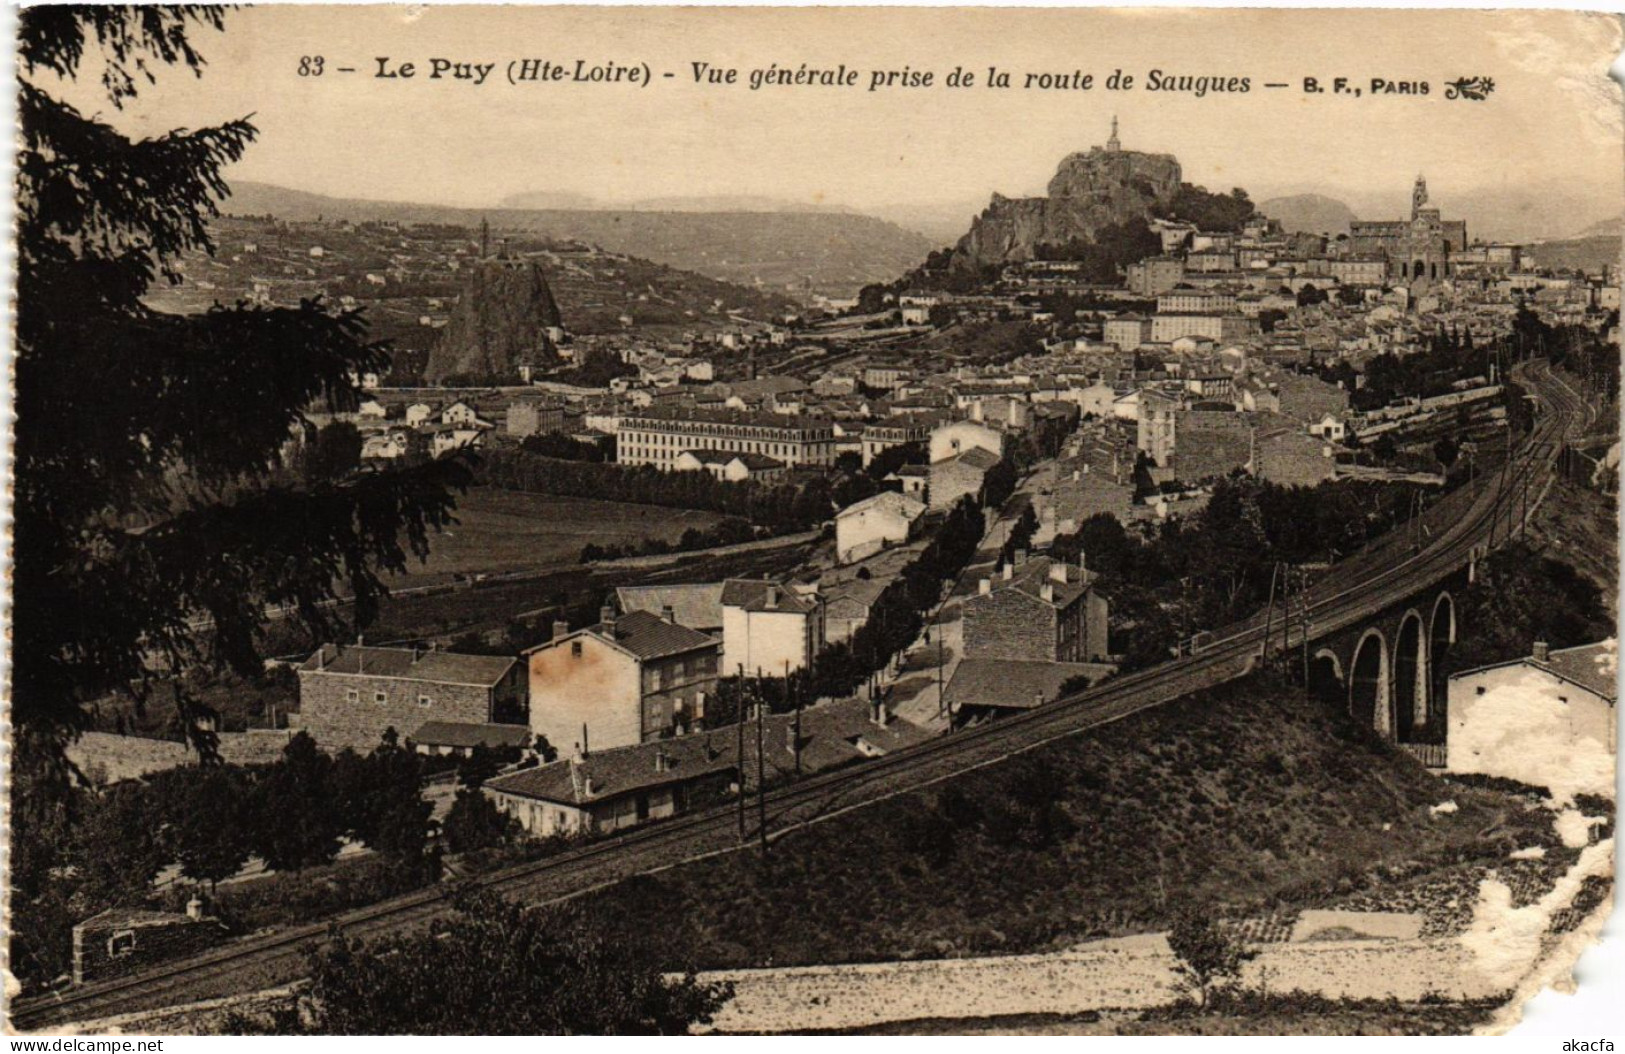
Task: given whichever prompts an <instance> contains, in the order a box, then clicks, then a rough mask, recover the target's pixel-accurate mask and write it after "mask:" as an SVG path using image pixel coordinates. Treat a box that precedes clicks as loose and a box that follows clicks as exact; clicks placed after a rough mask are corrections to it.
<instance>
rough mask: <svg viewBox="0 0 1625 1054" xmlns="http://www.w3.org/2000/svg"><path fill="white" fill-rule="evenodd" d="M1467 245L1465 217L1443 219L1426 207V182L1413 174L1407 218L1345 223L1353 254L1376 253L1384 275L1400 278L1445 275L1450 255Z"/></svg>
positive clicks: (1449, 262) (1410, 278) (1425, 277)
mask: <svg viewBox="0 0 1625 1054" xmlns="http://www.w3.org/2000/svg"><path fill="white" fill-rule="evenodd" d="M1466 248H1467V221H1466V220H1446V219H1443V218H1441V216H1440V213H1439V210H1438V209H1436V208H1430V207H1428V184H1427V180H1426V179H1425V178H1423V177H1422V176H1417V177H1416V186H1415V187H1414V188H1412V190H1411V218H1410V219H1409V220H1354V221H1352V222H1351V223H1350V224H1349V250H1350V252H1352V253H1353V254H1354V255H1356V256H1380V257H1382V258H1383V259H1385V260H1387V261H1388V275H1389V277H1391V278H1397V279H1400V280H1404V281H1414V280H1417V279H1429V280H1431V279H1437V278H1448V277H1449V276H1450V274H1451V256H1452V255H1453V254H1457V253H1460V252H1462V251H1463V250H1464V249H1466Z"/></svg>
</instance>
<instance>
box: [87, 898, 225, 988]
mask: <svg viewBox="0 0 1625 1054" xmlns="http://www.w3.org/2000/svg"><path fill="white" fill-rule="evenodd" d="M228 936H229V934H228V932H227V931H226V927H225V926H224V925H223V924H222V923H221V922H220V920H219V919H215V918H210V917H208V916H206V915H204V914H203V902H202V901H200V900H196V899H194V900H193V901H191V903H189V904H187V906H186V914H184V915H181V914H177V913H175V912H171V911H146V910H142V909H139V908H109V909H108V910H106V911H104V912H102V913H101V914H99V915H92V916H91V917H90V918H88V919H86V920H84V921H83V922H81V923H79V924H78V925H77V926H75V927H74V928H73V983H74V984H87V983H89V982H91V981H106V980H111V979H112V978H115V977H123V976H126V975H128V974H132V973H139V972H140V971H142V970H146V969H150V968H151V967H153V966H156V965H157V964H158V963H161V962H165V961H167V960H169V959H178V958H181V957H182V956H186V955H195V954H197V953H198V952H201V951H204V950H206V949H208V948H212V947H214V946H215V945H216V944H219V943H221V942H222V941H224V940H225V939H226V938H227V937H228Z"/></svg>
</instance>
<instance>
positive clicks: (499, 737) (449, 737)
mask: <svg viewBox="0 0 1625 1054" xmlns="http://www.w3.org/2000/svg"><path fill="white" fill-rule="evenodd" d="M407 738H408V739H410V740H411V741H412V742H414V743H417V744H419V745H420V746H431V747H460V748H465V749H472V748H474V747H522V746H524V745H525V744H526V743H528V742H529V741H530V726H529V725H492V724H475V723H474V722H472V721H425V722H423V724H422V725H420V726H419V727H418V730H417V731H416V732H413V733H412V734H411V735H410V736H408V737H407Z"/></svg>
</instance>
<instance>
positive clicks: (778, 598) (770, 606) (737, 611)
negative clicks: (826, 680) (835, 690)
mask: <svg viewBox="0 0 1625 1054" xmlns="http://www.w3.org/2000/svg"><path fill="white" fill-rule="evenodd" d="M823 649H824V605H823V602H822V601H821V600H820V598H819V597H818V594H817V592H816V590H814V591H812V592H810V593H803V592H800V591H798V590H795V589H791V588H787V587H785V586H782V585H779V584H778V583H776V582H766V581H761V580H759V579H748V578H733V579H729V580H728V581H727V582H724V583H723V586H722V670H723V673H724V675H729V674H737V673H739V672H740V671H741V670H743V671H744V673H745V675H746V676H755V675H757V674H760V675H762V676H764V677H783V676H784V675H785V674H786V673H794V672H796V671H797V670H801V669H805V668H806V667H808V666H810V665H811V664H812V661H813V659H814V658H815V657H816V656H817V655H818V653H819V652H820V651H822V650H823Z"/></svg>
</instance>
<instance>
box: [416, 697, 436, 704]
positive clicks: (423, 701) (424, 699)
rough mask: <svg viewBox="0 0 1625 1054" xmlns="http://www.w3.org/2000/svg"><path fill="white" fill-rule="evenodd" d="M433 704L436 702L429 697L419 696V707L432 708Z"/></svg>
mask: <svg viewBox="0 0 1625 1054" xmlns="http://www.w3.org/2000/svg"><path fill="white" fill-rule="evenodd" d="M433 704H434V700H433V699H430V698H429V697H428V696H426V695H420V696H418V705H419V706H432V705H433Z"/></svg>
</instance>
